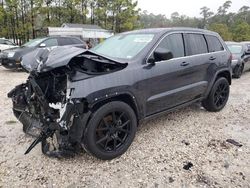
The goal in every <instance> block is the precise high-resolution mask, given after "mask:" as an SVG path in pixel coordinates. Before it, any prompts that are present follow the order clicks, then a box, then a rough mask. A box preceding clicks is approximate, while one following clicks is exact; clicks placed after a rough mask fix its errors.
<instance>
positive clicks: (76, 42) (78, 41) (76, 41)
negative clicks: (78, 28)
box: [71, 38, 83, 44]
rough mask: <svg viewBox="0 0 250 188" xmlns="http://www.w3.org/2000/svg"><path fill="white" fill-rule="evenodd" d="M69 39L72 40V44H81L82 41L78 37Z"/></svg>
mask: <svg viewBox="0 0 250 188" xmlns="http://www.w3.org/2000/svg"><path fill="white" fill-rule="evenodd" d="M71 40H72V41H73V44H83V41H81V40H79V39H75V38H72V39H71Z"/></svg>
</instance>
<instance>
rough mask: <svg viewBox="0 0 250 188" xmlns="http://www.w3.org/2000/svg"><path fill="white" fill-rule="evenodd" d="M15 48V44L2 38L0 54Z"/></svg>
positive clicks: (0, 40)
mask: <svg viewBox="0 0 250 188" xmlns="http://www.w3.org/2000/svg"><path fill="white" fill-rule="evenodd" d="M13 47H16V44H14V43H13V42H11V41H9V40H7V39H1V38H0V52H1V51H3V50H7V49H10V48H13Z"/></svg>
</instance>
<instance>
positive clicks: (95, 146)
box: [83, 101, 137, 160]
mask: <svg viewBox="0 0 250 188" xmlns="http://www.w3.org/2000/svg"><path fill="white" fill-rule="evenodd" d="M136 130H137V119H136V115H135V113H134V110H133V109H132V108H131V107H130V106H129V105H128V104H126V103H124V102H120V101H113V102H110V103H107V104H105V105H103V106H101V107H100V108H98V109H97V110H96V112H94V113H93V115H92V117H91V119H90V121H89V123H88V125H87V128H86V130H85V133H84V137H83V144H84V149H85V150H86V151H87V152H89V153H91V154H92V155H94V156H95V157H97V158H99V159H103V160H110V159H113V158H116V157H118V156H120V155H122V154H123V153H124V152H125V151H126V150H127V149H128V147H129V146H130V145H131V143H132V141H133V139H134V137H135V133H136Z"/></svg>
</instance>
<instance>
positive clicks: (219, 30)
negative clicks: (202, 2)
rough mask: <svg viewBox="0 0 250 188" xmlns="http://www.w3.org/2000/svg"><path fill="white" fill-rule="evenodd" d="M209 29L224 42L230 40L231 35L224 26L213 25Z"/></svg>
mask: <svg viewBox="0 0 250 188" xmlns="http://www.w3.org/2000/svg"><path fill="white" fill-rule="evenodd" d="M209 29H210V30H212V31H215V32H217V33H219V34H220V36H221V37H222V38H223V39H224V40H225V41H230V40H232V39H233V38H232V33H231V32H230V31H229V29H228V27H227V25H226V24H221V23H213V24H211V25H210V26H209Z"/></svg>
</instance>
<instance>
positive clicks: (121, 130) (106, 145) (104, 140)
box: [95, 111, 131, 152]
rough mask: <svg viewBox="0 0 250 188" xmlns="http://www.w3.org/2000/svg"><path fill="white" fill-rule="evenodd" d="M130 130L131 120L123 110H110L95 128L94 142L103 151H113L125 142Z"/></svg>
mask: <svg viewBox="0 0 250 188" xmlns="http://www.w3.org/2000/svg"><path fill="white" fill-rule="evenodd" d="M130 130H131V120H130V119H129V118H128V116H127V115H126V114H125V112H120V111H112V112H111V113H109V114H107V115H106V116H104V117H103V118H102V120H101V122H100V123H99V125H98V126H97V128H96V135H95V141H96V144H97V145H98V147H99V148H100V149H102V150H103V151H105V152H114V151H116V150H117V149H119V147H121V146H122V145H123V143H125V142H126V139H127V138H128V136H129V134H130Z"/></svg>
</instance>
